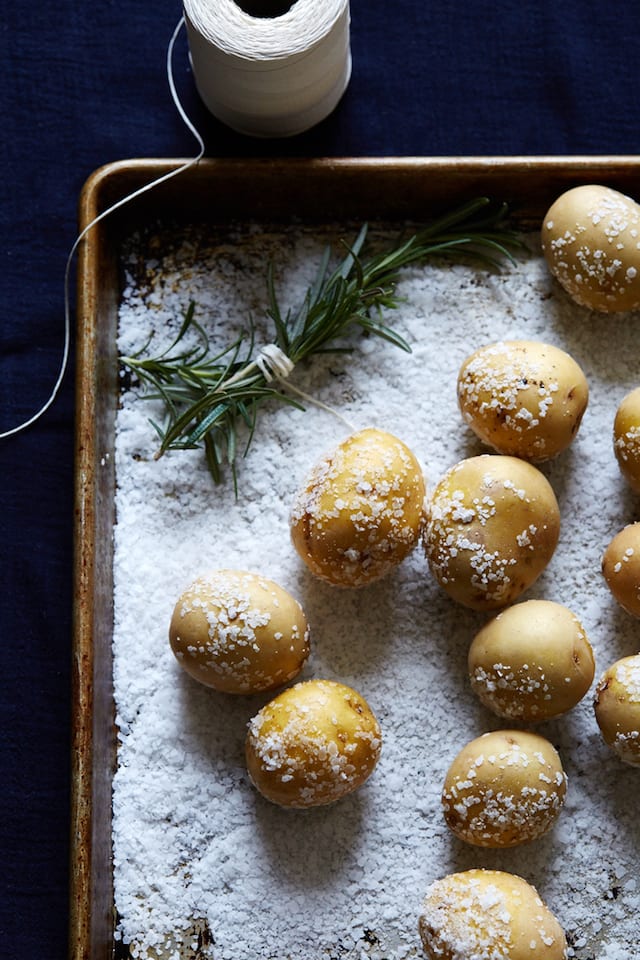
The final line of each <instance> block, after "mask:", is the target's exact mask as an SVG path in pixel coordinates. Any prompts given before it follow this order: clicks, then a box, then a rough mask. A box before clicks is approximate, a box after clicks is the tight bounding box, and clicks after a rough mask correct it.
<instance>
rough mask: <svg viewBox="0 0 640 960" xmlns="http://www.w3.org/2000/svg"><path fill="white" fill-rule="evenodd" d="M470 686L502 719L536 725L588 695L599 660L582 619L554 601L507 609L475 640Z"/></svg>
mask: <svg viewBox="0 0 640 960" xmlns="http://www.w3.org/2000/svg"><path fill="white" fill-rule="evenodd" d="M468 665H469V678H470V681H471V688H472V690H473V691H474V693H476V694H477V696H478V697H479V698H480V700H481V701H482V703H483V704H484V705H485V706H486V707H488V708H489V710H492V711H493V712H494V713H495V714H497V715H498V716H499V717H505V718H506V719H509V720H522V721H524V722H526V723H536V722H539V721H541V720H549V719H550V718H551V717H557V716H560V714H563V713H566V711H567V710H570V709H571V708H572V707H574V706H575V705H576V703H578V701H579V700H581V699H582V698H583V697H584V695H585V694H586V693H587V691H588V689H589V687H590V686H591V683H592V681H593V677H594V672H595V661H594V657H593V650H592V649H591V644H590V643H589V640H588V639H587V635H586V634H585V632H584V629H583V627H582V625H581V623H580V621H579V620H578V618H577V617H576V616H575V614H573V613H572V612H571V610H568V609H567V608H566V607H563V606H562V605H561V604H559V603H554V602H553V601H552V600H526V601H524V602H523V603H516V604H515V605H514V606H512V607H508V608H507V609H506V610H503V611H502V612H501V613H499V614H498V615H497V616H496V617H494V618H493V619H492V620H490V621H489V623H487V624H485V626H484V627H483V628H482V629H481V630H479V631H478V633H477V634H476V635H475V637H474V638H473V641H472V643H471V646H470V647H469V655H468Z"/></svg>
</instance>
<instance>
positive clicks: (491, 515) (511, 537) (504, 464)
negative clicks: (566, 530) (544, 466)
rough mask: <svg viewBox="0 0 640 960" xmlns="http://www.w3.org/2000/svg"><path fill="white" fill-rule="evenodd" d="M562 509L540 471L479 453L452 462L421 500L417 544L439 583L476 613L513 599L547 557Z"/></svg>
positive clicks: (513, 459) (520, 462) (521, 462)
mask: <svg viewBox="0 0 640 960" xmlns="http://www.w3.org/2000/svg"><path fill="white" fill-rule="evenodd" d="M559 533H560V511H559V509H558V502H557V500H556V497H555V494H554V492H553V490H552V488H551V485H550V484H549V482H548V480H547V479H546V477H544V475H543V474H542V473H541V472H540V471H539V470H538V469H537V468H536V467H534V466H532V465H531V464H530V463H527V462H526V461H524V460H520V459H518V458H516V457H505V456H499V455H494V454H484V455H483V456H480V457H470V458H469V459H467V460H462V461H460V462H459V463H457V464H456V465H455V466H454V467H452V468H451V469H450V470H449V471H448V472H447V473H446V474H445V476H444V477H443V478H442V480H440V482H439V483H438V484H437V486H436V488H435V490H434V492H433V494H432V496H431V498H430V500H429V502H428V505H427V520H426V523H425V526H424V533H423V545H424V549H425V553H426V556H427V560H428V562H429V566H430V568H431V571H432V572H433V574H434V576H435V577H436V579H437V581H438V583H439V584H440V585H441V586H442V588H443V589H444V590H445V591H446V592H447V593H448V594H449V596H450V597H452V599H454V600H456V601H457V602H458V603H462V604H464V605H465V606H467V607H471V608H473V609H475V610H495V609H498V608H499V607H504V606H506V605H507V604H509V603H512V602H513V601H514V600H515V599H516V598H517V597H518V596H520V594H521V593H522V592H523V591H524V590H526V589H528V587H530V586H531V585H532V584H533V583H534V581H535V580H537V578H538V577H539V576H540V574H541V573H542V571H543V570H544V568H545V567H546V566H547V564H548V563H549V561H550V560H551V557H552V556H553V553H554V550H555V548H556V544H557V542H558V536H559Z"/></svg>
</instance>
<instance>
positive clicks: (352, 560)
mask: <svg viewBox="0 0 640 960" xmlns="http://www.w3.org/2000/svg"><path fill="white" fill-rule="evenodd" d="M424 497H425V483H424V477H423V473H422V469H421V467H420V464H419V463H418V461H417V459H416V457H415V456H414V455H413V453H412V452H411V451H410V450H409V448H408V447H407V446H406V445H405V444H404V443H403V442H402V441H401V440H398V438H397V437H394V436H392V435H391V434H390V433H386V432H384V431H383V430H377V429H375V428H373V427H371V428H368V429H366V430H360V431H359V432H358V433H354V434H352V435H351V436H350V437H348V438H347V439H346V440H344V441H343V442H342V443H341V444H339V446H338V447H337V448H336V449H335V450H334V451H332V452H331V453H330V454H328V455H327V456H325V457H323V458H322V460H320V462H319V463H318V464H317V465H316V466H315V467H314V468H313V469H312V471H311V473H310V475H309V476H308V478H307V480H306V481H305V483H304V484H303V486H302V489H301V490H300V491H299V492H298V494H297V496H296V498H295V502H294V505H293V509H292V512H291V537H292V540H293V544H294V546H295V548H296V550H297V552H298V553H299V555H300V557H301V558H302V559H303V560H304V562H305V563H306V564H307V566H308V567H309V569H310V570H311V572H312V573H314V574H315V575H316V576H317V577H320V578H321V579H322V580H325V581H327V582H328V583H331V584H334V585H336V586H343V587H360V586H363V585H365V584H368V583H371V582H373V581H374V580H378V579H379V578H380V577H383V576H384V575H385V574H387V573H388V572H389V571H390V570H391V569H392V568H393V567H395V566H396V565H397V564H399V563H400V562H401V561H402V560H404V559H405V557H406V556H407V555H408V554H409V553H410V552H411V551H412V550H413V548H414V547H415V545H416V543H417V542H418V539H419V533H420V525H421V522H422V516H423V507H424Z"/></svg>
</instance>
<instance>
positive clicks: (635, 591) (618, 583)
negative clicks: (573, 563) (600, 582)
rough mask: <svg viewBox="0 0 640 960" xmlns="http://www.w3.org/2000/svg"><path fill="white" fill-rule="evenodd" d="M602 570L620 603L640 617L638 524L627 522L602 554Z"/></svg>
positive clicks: (634, 615)
mask: <svg viewBox="0 0 640 960" xmlns="http://www.w3.org/2000/svg"><path fill="white" fill-rule="evenodd" d="M602 573H603V575H604V578H605V580H606V581H607V586H608V587H609V590H610V591H611V593H612V595H613V596H614V597H615V599H616V600H617V601H618V603H619V604H620V606H621V607H622V608H623V609H624V610H626V611H627V613H630V614H631V616H632V617H640V523H630V524H628V526H626V527H624V528H623V529H622V530H620V532H619V533H617V534H616V535H615V537H614V538H613V539H612V540H611V542H610V543H609V545H608V546H607V548H606V550H605V551H604V554H603V555H602Z"/></svg>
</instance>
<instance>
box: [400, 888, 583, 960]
mask: <svg viewBox="0 0 640 960" xmlns="http://www.w3.org/2000/svg"><path fill="white" fill-rule="evenodd" d="M419 930H420V937H421V939H422V944H423V946H424V950H425V953H426V956H427V958H428V960H564V958H566V957H567V955H568V948H567V941H566V938H565V935H564V933H563V931H562V928H561V926H560V924H559V923H558V921H557V920H556V918H555V917H554V915H553V914H552V913H551V911H550V910H549V908H548V907H547V906H545V904H544V903H543V902H542V900H541V899H540V897H539V895H538V892H537V891H536V889H535V888H534V887H532V886H531V885H530V884H529V883H527V881H526V880H523V879H522V877H518V876H516V875H515V874H513V873H506V872H504V871H502V870H465V871H463V872H462V873H452V874H449V875H448V876H446V877H443V878H442V879H440V880H436V881H435V882H434V883H432V884H431V886H430V887H429V889H428V890H427V893H426V896H425V899H424V903H423V905H422V911H421V914H420V919H419Z"/></svg>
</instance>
